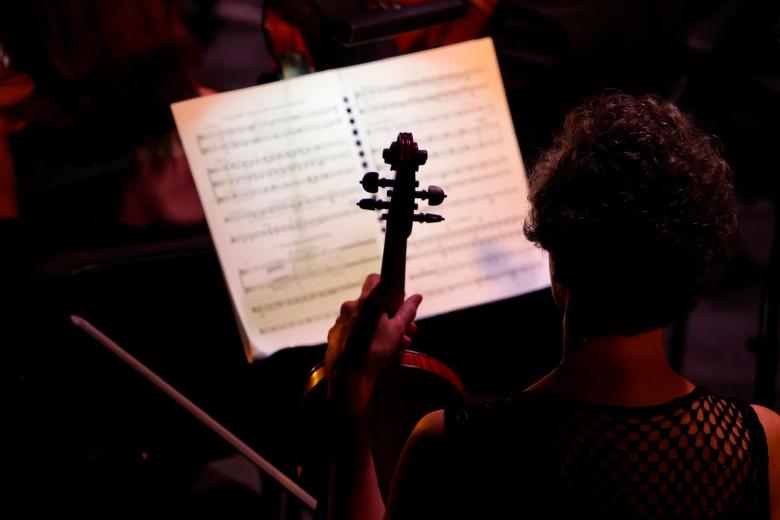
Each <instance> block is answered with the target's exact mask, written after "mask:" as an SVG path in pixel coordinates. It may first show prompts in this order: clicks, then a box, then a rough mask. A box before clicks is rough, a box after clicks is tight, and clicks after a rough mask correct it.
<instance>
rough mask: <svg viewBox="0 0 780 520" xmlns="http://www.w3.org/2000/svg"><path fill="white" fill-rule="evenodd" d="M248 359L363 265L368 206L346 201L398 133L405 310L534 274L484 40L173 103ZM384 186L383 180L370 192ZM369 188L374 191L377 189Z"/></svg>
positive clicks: (327, 304)
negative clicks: (419, 198) (403, 136)
mask: <svg viewBox="0 0 780 520" xmlns="http://www.w3.org/2000/svg"><path fill="white" fill-rule="evenodd" d="M172 109H173V113H174V117H175V120H176V124H177V127H178V129H179V134H180V136H181V139H182V142H183V145H184V149H185V152H186V154H187V159H188V161H189V164H190V169H191V170H192V174H193V177H194V179H195V184H196V186H197V189H198V193H199V196H200V199H201V203H202V204H203V207H204V210H205V213H206V217H207V220H208V224H209V228H210V230H211V234H212V237H213V240H214V243H215V246H216V249H217V253H218V255H219V259H220V263H221V265H222V269H223V273H224V276H225V278H226V281H227V285H228V288H229V290H230V294H231V298H232V301H233V305H234V307H235V312H236V314H237V316H238V319H239V321H240V324H241V327H242V335H243V336H244V337H245V338H246V342H247V354H248V356H249V357H250V359H252V358H257V357H263V356H266V355H270V354H272V353H273V352H276V351H277V350H280V349H282V348H285V347H292V346H298V345H307V344H317V343H322V342H324V341H325V340H326V335H327V331H328V329H329V327H330V326H331V325H332V323H333V321H334V319H335V318H336V316H337V315H338V312H339V307H340V304H341V302H343V301H344V300H347V299H354V298H355V297H356V296H357V295H358V294H359V291H360V287H361V284H362V281H363V279H364V277H365V275H366V274H367V273H369V272H378V271H379V267H380V265H381V254H382V240H383V235H382V223H381V221H380V220H379V218H378V217H379V213H374V214H372V213H370V212H367V211H362V210H360V209H359V208H357V206H356V202H357V201H358V200H359V199H361V198H364V197H367V196H368V195H367V194H366V193H365V192H364V191H363V190H362V187H361V185H360V184H359V181H360V179H361V178H362V175H363V173H365V172H366V171H369V170H375V171H378V172H380V174H382V175H383V176H385V177H392V173H393V172H391V171H389V170H388V167H387V165H385V164H384V162H383V160H382V158H381V154H382V149H384V148H386V147H387V146H388V145H389V144H390V143H391V142H392V141H394V140H395V139H396V138H397V136H398V133H399V132H401V131H404V132H412V133H413V135H414V138H415V140H416V141H417V143H418V144H419V146H420V148H422V149H426V150H428V163H427V164H426V165H424V166H421V168H420V171H419V172H418V179H419V180H420V186H421V188H424V187H426V186H427V184H436V185H440V186H441V187H443V188H444V190H445V192H446V193H447V195H448V197H447V199H445V201H444V204H442V205H441V206H439V207H436V208H430V209H429V208H428V207H427V205H426V204H425V203H424V202H421V203H420V211H422V212H434V213H440V214H442V215H443V216H444V217H445V219H446V220H445V222H443V223H438V224H415V230H414V231H413V233H412V237H411V239H410V242H409V248H408V266H407V292H410V293H411V292H420V293H422V294H423V295H424V296H425V300H424V302H423V307H422V308H421V309H420V317H426V316H432V315H435V314H440V313H444V312H448V311H452V310H455V309H459V308H464V307H469V306H473V305H477V304H480V303H485V302H489V301H494V300H497V299H501V298H506V297H510V296H515V295H518V294H523V293H526V292H530V291H533V290H536V289H539V288H542V287H545V286H546V285H549V274H548V271H547V266H546V260H545V259H544V257H543V255H542V253H541V251H540V250H538V249H537V248H535V247H533V246H532V245H531V244H529V243H528V242H527V241H526V240H525V239H524V237H523V235H522V226H523V220H524V218H525V214H526V213H527V210H528V203H527V201H526V194H527V186H526V179H525V174H524V171H523V166H522V162H521V159H520V152H519V148H518V145H517V141H516V138H515V134H514V130H513V128H512V123H511V118H510V115H509V110H508V107H507V103H506V99H505V96H504V91H503V87H502V84H501V78H500V74H499V71H498V66H497V63H496V59H495V53H494V51H493V46H492V42H491V41H490V40H489V39H483V40H477V41H472V42H467V43H463V44H458V45H453V46H449V47H444V48H440V49H434V50H430V51H424V52H421V53H416V54H410V55H407V56H401V57H397V58H391V59H386V60H381V61H378V62H373V63H369V64H364V65H357V66H354V67H348V68H343V69H337V70H333V71H326V72H319V73H314V74H310V75H306V76H302V77H298V78H293V79H289V80H285V81H280V82H276V83H271V84H267V85H261V86H258V87H252V88H248V89H242V90H237V91H233V92H227V93H223V94H215V95H211V96H206V97H201V98H196V99H192V100H187V101H183V102H180V103H176V104H174V105H172ZM381 191H384V190H381ZM380 195H382V194H381V193H380Z"/></svg>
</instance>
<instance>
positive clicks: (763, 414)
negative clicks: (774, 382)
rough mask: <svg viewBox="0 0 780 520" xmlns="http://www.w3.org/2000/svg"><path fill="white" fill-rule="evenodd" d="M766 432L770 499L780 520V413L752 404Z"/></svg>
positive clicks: (774, 519)
mask: <svg viewBox="0 0 780 520" xmlns="http://www.w3.org/2000/svg"><path fill="white" fill-rule="evenodd" d="M751 406H752V407H753V410H755V412H756V415H758V420H759V421H761V426H763V427H764V433H765V434H766V441H767V448H768V452H769V490H770V491H769V500H770V503H771V510H772V518H773V520H780V415H778V414H777V412H775V411H774V410H770V409H769V408H766V407H764V406H761V405H757V404H754V405H751Z"/></svg>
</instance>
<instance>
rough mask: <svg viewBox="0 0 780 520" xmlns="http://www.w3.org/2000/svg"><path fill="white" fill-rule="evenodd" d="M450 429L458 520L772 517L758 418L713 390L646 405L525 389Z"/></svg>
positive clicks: (449, 424) (449, 414)
mask: <svg viewBox="0 0 780 520" xmlns="http://www.w3.org/2000/svg"><path fill="white" fill-rule="evenodd" d="M445 424H446V435H445V445H446V446H447V449H448V450H452V451H451V453H452V455H453V459H455V460H457V461H458V462H457V464H453V468H450V469H449V471H450V476H449V477H448V480H449V481H450V485H451V491H452V492H451V493H450V494H449V496H448V498H447V500H445V501H446V502H448V504H449V505H448V506H447V508H450V507H451V508H452V509H451V511H447V512H445V514H447V515H449V516H451V517H458V518H466V517H470V518H507V517H516V518H564V517H568V518H578V519H582V518H588V519H589V518H593V519H605V520H606V519H623V520H625V519H641V520H646V519H656V518H657V519H686V520H688V519H696V518H702V519H705V518H706V519H713V518H717V519H726V518H728V519H739V520H748V519H768V518H769V484H768V461H767V441H766V436H765V434H764V430H763V427H762V426H761V423H760V422H759V420H758V417H757V415H756V413H755V412H754V410H753V409H752V408H751V407H750V405H748V404H746V403H740V402H737V401H733V400H729V399H724V398H722V397H719V396H717V395H715V394H712V393H710V392H708V391H706V390H704V389H701V388H697V389H696V390H694V391H693V392H691V393H690V394H688V395H685V396H683V397H680V398H678V399H675V400H673V401H671V402H669V403H665V404H661V405H657V406H648V407H639V408H622V407H611V406H600V405H594V404H588V403H582V402H575V401H569V400H561V399H556V398H552V397H545V396H541V395H539V394H535V393H523V394H520V395H518V396H515V397H513V398H509V399H504V400H499V401H496V402H492V403H489V404H484V405H479V406H472V407H465V408H464V407H458V408H454V407H453V408H449V409H447V410H446V411H445ZM453 488H454V489H453Z"/></svg>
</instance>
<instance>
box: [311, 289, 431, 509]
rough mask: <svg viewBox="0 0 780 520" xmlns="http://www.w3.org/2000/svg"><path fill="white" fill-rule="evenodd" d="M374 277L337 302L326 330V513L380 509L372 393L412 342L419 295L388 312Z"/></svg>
mask: <svg viewBox="0 0 780 520" xmlns="http://www.w3.org/2000/svg"><path fill="white" fill-rule="evenodd" d="M378 283H379V277H378V276H377V275H371V276H369V277H368V278H367V279H366V281H365V283H364V285H363V291H362V293H361V295H360V298H358V300H356V301H350V302H346V303H344V304H343V305H342V307H341V314H340V316H339V318H338V319H337V320H336V324H335V325H334V326H333V328H331V330H330V332H329V333H328V350H327V352H326V355H325V367H326V372H327V374H328V400H329V403H330V408H331V413H332V421H333V422H332V428H333V433H334V435H333V439H334V446H333V465H332V467H331V475H330V483H329V501H328V517H329V518H338V519H350V518H355V519H365V520H371V519H378V518H382V516H383V515H384V511H385V505H384V502H383V500H382V496H381V493H380V490H379V484H378V481H377V477H376V472H375V471H374V461H373V457H372V455H371V412H372V403H373V395H374V391H375V387H376V381H377V380H378V378H379V377H380V376H381V374H382V373H383V372H384V370H385V369H386V368H387V367H388V366H389V364H390V363H392V362H393V360H396V359H397V356H398V351H399V347H400V346H402V345H408V344H409V343H410V342H411V340H410V339H409V337H408V336H407V335H406V333H411V332H413V331H414V324H413V323H412V320H413V319H414V316H415V313H416V312H417V307H418V306H419V304H420V301H421V300H422V297H421V296H419V295H414V296H412V297H410V298H409V299H407V300H406V301H405V302H404V304H403V305H402V306H401V308H400V309H399V310H398V312H397V313H396V314H395V316H393V318H389V317H388V316H387V315H386V314H385V313H383V312H381V311H379V309H381V302H378V301H377V299H376V298H377V296H376V295H377V294H378V293H377V292H375V291H374V289H375V288H376V286H377V284H378Z"/></svg>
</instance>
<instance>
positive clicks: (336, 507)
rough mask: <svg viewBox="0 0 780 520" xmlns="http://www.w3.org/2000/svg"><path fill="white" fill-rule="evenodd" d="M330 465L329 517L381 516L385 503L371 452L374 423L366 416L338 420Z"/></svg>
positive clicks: (369, 518)
mask: <svg viewBox="0 0 780 520" xmlns="http://www.w3.org/2000/svg"><path fill="white" fill-rule="evenodd" d="M339 422H340V423H341V425H342V426H341V427H339V428H337V430H336V431H337V435H336V436H337V438H336V439H335V446H334V448H335V449H334V453H333V464H332V467H331V475H330V486H329V490H328V491H329V500H328V518H329V519H339V520H341V519H347V520H348V519H360V520H374V519H380V518H382V517H383V516H384V513H385V504H384V501H383V500H382V495H381V492H380V490H379V482H378V480H377V476H376V471H375V469H374V459H373V456H372V453H371V424H370V421H369V420H368V419H367V418H365V419H358V420H355V419H346V420H341V421H339Z"/></svg>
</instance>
